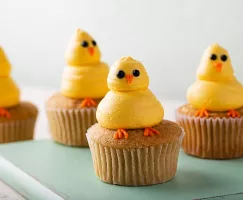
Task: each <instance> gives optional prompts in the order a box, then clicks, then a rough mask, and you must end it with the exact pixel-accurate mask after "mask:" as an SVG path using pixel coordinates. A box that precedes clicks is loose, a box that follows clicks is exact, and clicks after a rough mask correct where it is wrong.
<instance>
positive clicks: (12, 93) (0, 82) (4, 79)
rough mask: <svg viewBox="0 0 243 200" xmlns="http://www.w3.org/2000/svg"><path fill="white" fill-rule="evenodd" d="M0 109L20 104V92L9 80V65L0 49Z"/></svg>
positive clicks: (12, 81)
mask: <svg viewBox="0 0 243 200" xmlns="http://www.w3.org/2000/svg"><path fill="white" fill-rule="evenodd" d="M0 94H1V98H0V108H7V107H12V106H15V105H18V104H19V102H20V91H19V88H18V86H17V85H16V83H15V82H14V80H13V79H12V78H11V64H10V63H9V61H8V58H7V56H6V55H5V53H4V50H3V49H2V48H1V47H0Z"/></svg>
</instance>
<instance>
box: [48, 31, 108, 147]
mask: <svg viewBox="0 0 243 200" xmlns="http://www.w3.org/2000/svg"><path fill="white" fill-rule="evenodd" d="M100 57H101V54H100V50H99V48H98V45H97V43H96V41H95V40H94V39H93V38H92V37H91V36H90V35H89V34H88V33H86V32H84V31H81V30H80V29H78V30H77V31H76V32H75V34H74V36H73V38H72V39H71V41H70V43H69V45H68V49H67V51H66V55H65V59H66V62H67V66H66V67H65V69H64V72H63V77H62V83H61V91H60V92H59V93H56V94H54V95H53V96H51V97H50V98H49V99H48V100H47V102H46V106H45V107H46V112H47V117H48V121H49V127H50V132H51V135H52V138H53V140H54V141H56V142H59V143H62V144H65V145H71V146H88V142H87V139H86V136H85V134H86V132H87V129H88V128H89V127H90V126H91V125H93V124H95V123H96V122H97V120H96V116H95V113H96V107H97V104H98V103H99V102H100V100H101V99H102V98H103V97H104V96H105V94H106V93H107V91H108V87H107V83H106V79H107V75H108V72H109V68H108V66H107V64H105V63H103V62H101V61H100Z"/></svg>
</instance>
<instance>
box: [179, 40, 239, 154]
mask: <svg viewBox="0 0 243 200" xmlns="http://www.w3.org/2000/svg"><path fill="white" fill-rule="evenodd" d="M187 100H188V104H185V105H182V106H181V107H180V108H178V109H177V110H176V121H177V123H178V124H179V125H181V126H182V127H183V128H184V129H185V132H186V136H185V138H184V140H183V144H182V147H183V149H184V151H185V152H186V153H188V154H190V155H193V156H197V157H201V158H209V159H232V158H240V157H243V86H242V84H241V83H240V82H239V81H238V80H237V79H236V77H235V75H234V70H233V67H232V65H231V60H230V56H229V53H228V51H227V50H226V49H224V48H223V47H221V46H220V45H218V44H213V45H210V46H209V47H208V48H207V49H206V51H205V52H204V54H203V57H202V60H201V63H200V65H199V67H198V70H197V80H196V81H195V82H194V83H193V84H192V85H191V86H190V87H189V88H188V90H187Z"/></svg>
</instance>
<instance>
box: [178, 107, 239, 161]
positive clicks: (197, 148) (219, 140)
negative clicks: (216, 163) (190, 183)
mask: <svg viewBox="0 0 243 200" xmlns="http://www.w3.org/2000/svg"><path fill="white" fill-rule="evenodd" d="M195 112H196V110H195V109H193V108H192V106H191V105H188V104H187V105H184V106H181V107H180V108H179V109H178V110H177V111H176V121H177V123H178V124H179V125H181V126H182V127H183V128H184V130H185V132H186V136H185V137H184V140H183V143H182V148H183V149H184V151H185V152H186V153H188V154H190V155H193V156H197V157H201V158H209V159H231V158H240V157H243V117H240V118H231V117H228V116H227V112H210V113H209V116H208V117H195V116H194V113H195ZM238 112H239V113H240V114H241V115H243V109H239V110H238Z"/></svg>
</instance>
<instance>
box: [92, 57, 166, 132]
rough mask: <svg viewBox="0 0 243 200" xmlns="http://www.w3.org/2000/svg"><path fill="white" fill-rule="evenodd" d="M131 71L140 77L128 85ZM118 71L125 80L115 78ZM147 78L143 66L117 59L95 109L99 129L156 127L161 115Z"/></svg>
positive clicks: (128, 59) (130, 59)
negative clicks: (107, 89) (105, 91)
mask: <svg viewBox="0 0 243 200" xmlns="http://www.w3.org/2000/svg"><path fill="white" fill-rule="evenodd" d="M134 70H138V71H139V73H140V74H139V76H137V77H134V76H133V78H132V79H133V80H132V82H129V81H128V80H129V77H131V75H132V73H133V72H134ZM119 71H123V72H124V73H125V74H124V77H123V78H118V77H117V74H118V73H119ZM148 84H149V78H148V75H147V72H146V71H145V69H144V67H143V65H142V64H141V63H140V62H138V61H136V60H134V59H132V58H131V57H125V58H123V59H121V60H119V61H118V62H117V63H116V64H115V65H114V66H113V67H112V68H111V70H110V73H109V75H108V87H109V88H110V90H111V91H109V92H108V93H107V95H106V96H105V97H104V99H103V100H102V101H101V102H100V104H99V106H98V108H97V113H96V116H97V120H98V122H99V123H100V124H101V126H103V127H105V128H109V129H119V128H124V129H136V128H145V127H151V126H154V125H156V124H159V123H160V122H161V121H162V119H163V116H164V110H163V107H162V105H161V103H160V102H159V101H158V100H157V98H156V97H155V96H154V94H153V93H152V92H151V91H150V90H149V89H148Z"/></svg>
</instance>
